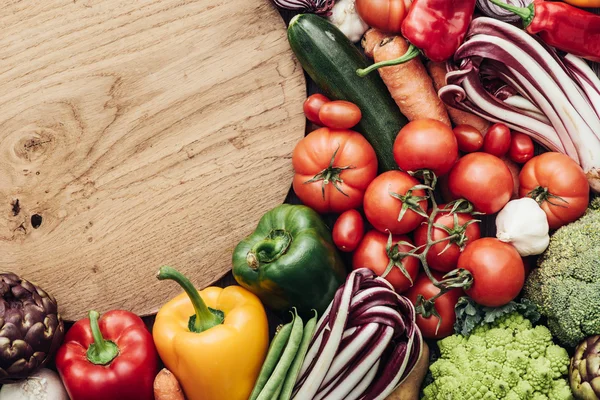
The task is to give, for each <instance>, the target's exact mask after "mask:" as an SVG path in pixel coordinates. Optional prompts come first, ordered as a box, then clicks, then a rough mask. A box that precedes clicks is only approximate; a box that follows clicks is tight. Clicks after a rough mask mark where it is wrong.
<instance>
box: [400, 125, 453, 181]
mask: <svg viewBox="0 0 600 400" xmlns="http://www.w3.org/2000/svg"><path fill="white" fill-rule="evenodd" d="M393 151H394V160H396V163H397V164H398V166H399V167H400V168H401V169H402V170H404V171H417V170H419V169H430V170H432V171H433V172H434V173H435V174H436V175H437V176H441V175H444V174H447V173H448V171H450V168H452V165H454V163H455V162H456V159H457V158H458V145H457V143H456V137H455V136H454V133H453V132H452V129H450V127H448V125H446V124H444V123H443V122H440V121H436V120H434V119H420V120H415V121H412V122H410V123H409V124H407V125H406V126H405V127H404V128H402V129H401V130H400V132H399V133H398V136H396V140H395V141H394V150H393Z"/></svg>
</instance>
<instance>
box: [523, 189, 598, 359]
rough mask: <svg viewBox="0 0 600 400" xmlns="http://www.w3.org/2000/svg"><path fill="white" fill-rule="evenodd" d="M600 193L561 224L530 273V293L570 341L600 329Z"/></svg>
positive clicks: (556, 330) (562, 338)
mask: <svg viewBox="0 0 600 400" xmlns="http://www.w3.org/2000/svg"><path fill="white" fill-rule="evenodd" d="M598 243H600V197H596V198H595V199H593V200H592V202H591V203H590V208H589V209H588V211H587V212H586V214H585V215H584V216H583V217H581V218H580V219H579V220H577V221H575V222H573V223H571V224H569V225H565V226H563V227H562V228H560V229H558V230H557V231H556V232H555V233H554V234H553V235H552V237H551V239H550V245H549V246H548V249H547V250H546V251H545V252H544V254H543V255H542V256H541V257H540V260H539V268H537V269H535V270H534V271H533V272H532V273H531V274H530V275H529V278H528V279H527V282H526V283H525V288H524V295H525V297H526V298H528V299H529V300H531V301H533V302H534V303H535V304H537V306H538V309H539V311H540V313H541V314H542V315H544V316H546V318H547V319H548V328H550V331H551V332H552V334H553V335H554V336H555V337H556V338H557V339H558V340H559V341H560V343H561V344H563V345H565V346H570V347H574V346H575V345H577V343H579V342H580V341H581V340H582V339H584V338H585V337H588V336H592V335H596V334H600V246H599V245H598Z"/></svg>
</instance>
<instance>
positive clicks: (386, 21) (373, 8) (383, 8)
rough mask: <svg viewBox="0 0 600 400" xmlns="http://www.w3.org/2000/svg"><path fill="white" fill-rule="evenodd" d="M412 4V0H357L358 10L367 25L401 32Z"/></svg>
mask: <svg viewBox="0 0 600 400" xmlns="http://www.w3.org/2000/svg"><path fill="white" fill-rule="evenodd" d="M410 4H411V1H410V0H356V11H357V12H358V15H359V16H360V17H361V18H362V19H363V21H365V22H366V23H367V25H369V26H372V27H373V28H377V29H379V30H381V31H384V32H391V33H400V31H401V30H402V21H404V18H405V17H406V14H407V13H408V9H409V7H410Z"/></svg>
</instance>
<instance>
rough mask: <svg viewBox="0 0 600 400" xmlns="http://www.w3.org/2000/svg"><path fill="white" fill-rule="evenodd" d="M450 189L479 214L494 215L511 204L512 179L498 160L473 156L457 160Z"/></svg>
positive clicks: (502, 163) (481, 155)
mask: <svg viewBox="0 0 600 400" xmlns="http://www.w3.org/2000/svg"><path fill="white" fill-rule="evenodd" d="M448 188H449V189H450V193H451V194H452V196H453V197H454V198H455V199H458V198H464V199H467V200H469V201H470V202H471V203H472V204H473V206H474V207H475V209H476V210H477V211H479V212H482V213H486V214H494V213H496V212H498V211H500V210H501V209H502V207H504V206H505V205H506V203H508V201H509V200H510V196H511V194H512V191H513V179H512V175H511V173H510V170H509V169H508V167H507V166H506V164H504V162H503V161H502V160H501V159H499V158H498V157H495V156H493V155H491V154H487V153H471V154H467V155H466V156H464V157H462V158H461V159H460V160H458V162H457V163H456V164H455V165H454V167H453V168H452V170H451V171H450V175H449V176H448Z"/></svg>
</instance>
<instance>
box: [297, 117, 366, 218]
mask: <svg viewBox="0 0 600 400" xmlns="http://www.w3.org/2000/svg"><path fill="white" fill-rule="evenodd" d="M334 154H335V159H334V160H333V163H332V162H331V161H332V160H331V158H332V157H333V155H334ZM292 165H293V166H294V171H295V172H296V173H295V175H294V181H293V188H294V192H296V194H297V195H298V197H299V198H300V200H302V202H303V203H304V204H306V205H307V206H309V207H311V208H313V209H314V210H316V211H317V212H320V213H327V212H334V213H341V212H344V211H346V210H350V209H352V208H358V207H360V206H361V205H362V202H363V196H364V193H365V190H366V189H367V186H369V183H371V181H372V180H373V178H375V176H377V156H376V154H375V150H373V147H371V145H370V144H369V142H367V139H365V138H364V137H363V136H362V135H361V134H360V133H358V132H354V131H348V130H331V129H329V128H321V129H317V130H316V131H313V132H311V133H310V134H308V135H307V136H306V137H305V138H304V139H302V140H301V141H300V142H298V144H297V145H296V148H295V149H294V153H293V154H292Z"/></svg>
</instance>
